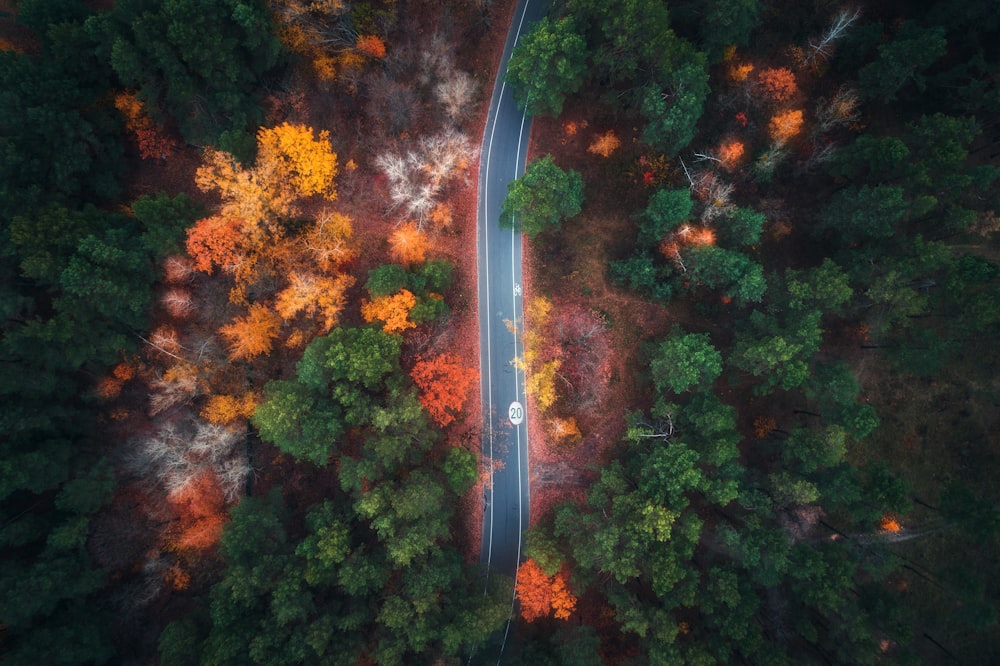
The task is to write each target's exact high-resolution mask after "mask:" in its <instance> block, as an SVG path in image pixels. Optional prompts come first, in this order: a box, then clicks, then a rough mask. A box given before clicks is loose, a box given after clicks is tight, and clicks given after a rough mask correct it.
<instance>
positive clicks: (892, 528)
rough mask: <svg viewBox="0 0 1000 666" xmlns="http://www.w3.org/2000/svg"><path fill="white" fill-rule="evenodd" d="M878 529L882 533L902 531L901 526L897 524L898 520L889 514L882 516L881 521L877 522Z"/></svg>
mask: <svg viewBox="0 0 1000 666" xmlns="http://www.w3.org/2000/svg"><path fill="white" fill-rule="evenodd" d="M878 527H879V529H880V530H882V531H883V532H898V531H899V530H901V529H903V526H902V525H900V524H899V520H897V519H896V516H894V515H892V514H891V513H887V514H885V515H884V516H882V520H880V521H879V524H878Z"/></svg>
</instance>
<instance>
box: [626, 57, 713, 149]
mask: <svg viewBox="0 0 1000 666" xmlns="http://www.w3.org/2000/svg"><path fill="white" fill-rule="evenodd" d="M689 55H690V60H688V61H686V62H684V63H683V64H681V65H679V66H678V67H677V68H676V69H675V70H673V71H672V72H671V74H670V75H669V78H667V79H666V81H665V82H664V84H663V85H662V86H661V85H659V84H651V85H649V86H648V87H646V88H645V89H644V91H643V93H642V106H641V111H642V115H643V117H644V118H645V119H646V123H647V124H646V127H645V128H644V129H643V130H642V140H643V141H645V142H646V143H648V144H649V145H651V146H653V147H654V148H656V149H658V150H662V151H663V152H664V154H666V155H668V156H673V155H676V154H677V153H679V152H680V151H681V150H683V149H684V148H685V147H686V146H687V145H688V144H689V143H691V140H692V139H693V138H694V133H695V128H696V125H697V123H698V120H699V119H700V118H701V113H702V109H703V107H704V104H705V98H706V97H707V96H708V91H709V88H708V71H707V69H706V66H705V56H704V55H703V54H701V53H697V52H692V53H690V54H689Z"/></svg>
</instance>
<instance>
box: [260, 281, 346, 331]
mask: <svg viewBox="0 0 1000 666" xmlns="http://www.w3.org/2000/svg"><path fill="white" fill-rule="evenodd" d="M353 284H354V278H353V277H351V276H350V275H338V276H337V277H327V276H324V275H315V274H313V273H304V272H297V271H296V272H293V273H292V274H291V276H290V277H289V284H288V286H287V287H285V289H283V290H282V291H281V292H279V293H278V297H277V301H276V302H275V310H276V311H277V313H278V316H280V317H281V318H282V319H285V320H289V319H292V318H294V317H295V316H296V315H298V314H299V313H304V314H306V315H308V316H310V317H313V318H315V319H316V320H317V321H318V322H319V324H320V330H321V331H322V332H324V333H326V332H328V331H329V330H330V329H331V328H333V327H334V326H336V325H337V321H338V318H339V316H340V312H341V310H343V309H344V306H345V305H346V304H347V290H348V289H349V288H350V287H351V285H353Z"/></svg>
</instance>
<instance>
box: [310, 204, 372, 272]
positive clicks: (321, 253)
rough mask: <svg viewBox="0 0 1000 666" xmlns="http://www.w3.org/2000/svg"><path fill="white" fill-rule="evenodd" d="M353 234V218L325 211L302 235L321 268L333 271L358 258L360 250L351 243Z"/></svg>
mask: <svg viewBox="0 0 1000 666" xmlns="http://www.w3.org/2000/svg"><path fill="white" fill-rule="evenodd" d="M353 235H354V229H353V228H352V227H351V218H349V217H347V216H346V215H342V214H340V213H334V212H332V211H325V212H323V213H322V214H321V215H320V216H319V218H318V219H317V220H316V222H315V223H314V224H313V225H312V226H311V227H310V228H309V230H308V231H307V232H306V233H305V235H304V236H303V237H302V242H303V243H305V246H306V249H308V250H309V252H310V253H311V254H312V256H313V258H314V259H315V260H316V264H317V265H318V266H319V267H320V269H321V270H323V271H326V272H332V271H334V270H336V269H337V268H338V267H339V266H341V265H343V264H346V263H347V262H349V261H351V260H353V259H355V258H357V256H358V251H357V249H356V248H355V247H353V246H352V245H351V244H350V240H351V236H353Z"/></svg>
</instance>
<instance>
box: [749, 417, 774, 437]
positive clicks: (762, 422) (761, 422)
mask: <svg viewBox="0 0 1000 666" xmlns="http://www.w3.org/2000/svg"><path fill="white" fill-rule="evenodd" d="M777 427H778V423H777V422H776V421H775V420H774V417H773V416H758V417H757V418H755V419H754V420H753V436H754V437H756V438H757V439H764V438H765V437H767V436H768V435H770V434H771V432H773V431H774V429H775V428H777Z"/></svg>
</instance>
